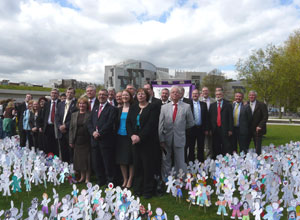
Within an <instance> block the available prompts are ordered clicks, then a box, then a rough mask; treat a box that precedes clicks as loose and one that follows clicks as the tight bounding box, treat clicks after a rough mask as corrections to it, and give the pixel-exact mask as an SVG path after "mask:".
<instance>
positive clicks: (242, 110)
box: [232, 92, 252, 153]
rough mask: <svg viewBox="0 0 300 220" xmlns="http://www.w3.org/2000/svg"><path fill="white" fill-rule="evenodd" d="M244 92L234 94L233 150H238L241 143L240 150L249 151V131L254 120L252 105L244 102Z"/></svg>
mask: <svg viewBox="0 0 300 220" xmlns="http://www.w3.org/2000/svg"><path fill="white" fill-rule="evenodd" d="M243 98H244V94H243V93H242V92H237V93H235V95H234V100H235V101H234V103H233V134H232V145H233V151H235V152H237V146H238V145H239V148H240V152H244V153H247V152H248V149H249V131H250V126H251V121H252V113H251V109H250V106H249V105H248V104H244V103H243Z"/></svg>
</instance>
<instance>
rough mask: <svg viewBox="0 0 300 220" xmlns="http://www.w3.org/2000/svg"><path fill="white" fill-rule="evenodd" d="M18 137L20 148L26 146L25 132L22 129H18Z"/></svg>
mask: <svg viewBox="0 0 300 220" xmlns="http://www.w3.org/2000/svg"><path fill="white" fill-rule="evenodd" d="M19 135H20V147H25V146H26V140H27V139H26V131H25V130H23V129H20V127H19Z"/></svg>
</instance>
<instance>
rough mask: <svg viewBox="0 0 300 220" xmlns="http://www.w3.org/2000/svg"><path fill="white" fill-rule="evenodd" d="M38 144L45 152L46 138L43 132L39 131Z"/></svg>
mask: <svg viewBox="0 0 300 220" xmlns="http://www.w3.org/2000/svg"><path fill="white" fill-rule="evenodd" d="M38 145H39V149H40V150H42V151H44V152H46V147H45V145H46V140H45V135H44V133H43V132H39V134H38Z"/></svg>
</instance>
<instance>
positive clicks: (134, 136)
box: [131, 134, 140, 145]
mask: <svg viewBox="0 0 300 220" xmlns="http://www.w3.org/2000/svg"><path fill="white" fill-rule="evenodd" d="M131 141H132V144H133V145H134V144H136V143H139V142H140V137H139V136H137V135H135V134H134V135H132V136H131Z"/></svg>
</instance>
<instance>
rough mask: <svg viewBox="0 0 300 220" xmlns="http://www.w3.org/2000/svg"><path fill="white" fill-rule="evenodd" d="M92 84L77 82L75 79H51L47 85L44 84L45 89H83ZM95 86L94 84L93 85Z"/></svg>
mask: <svg viewBox="0 0 300 220" xmlns="http://www.w3.org/2000/svg"><path fill="white" fill-rule="evenodd" d="M91 84H93V83H88V82H82V81H77V80H76V79H51V80H49V82H48V83H46V84H44V87H47V88H68V87H72V88H74V89H85V88H86V87H87V86H88V85H91ZM94 85H95V86H97V85H96V84H94Z"/></svg>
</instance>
